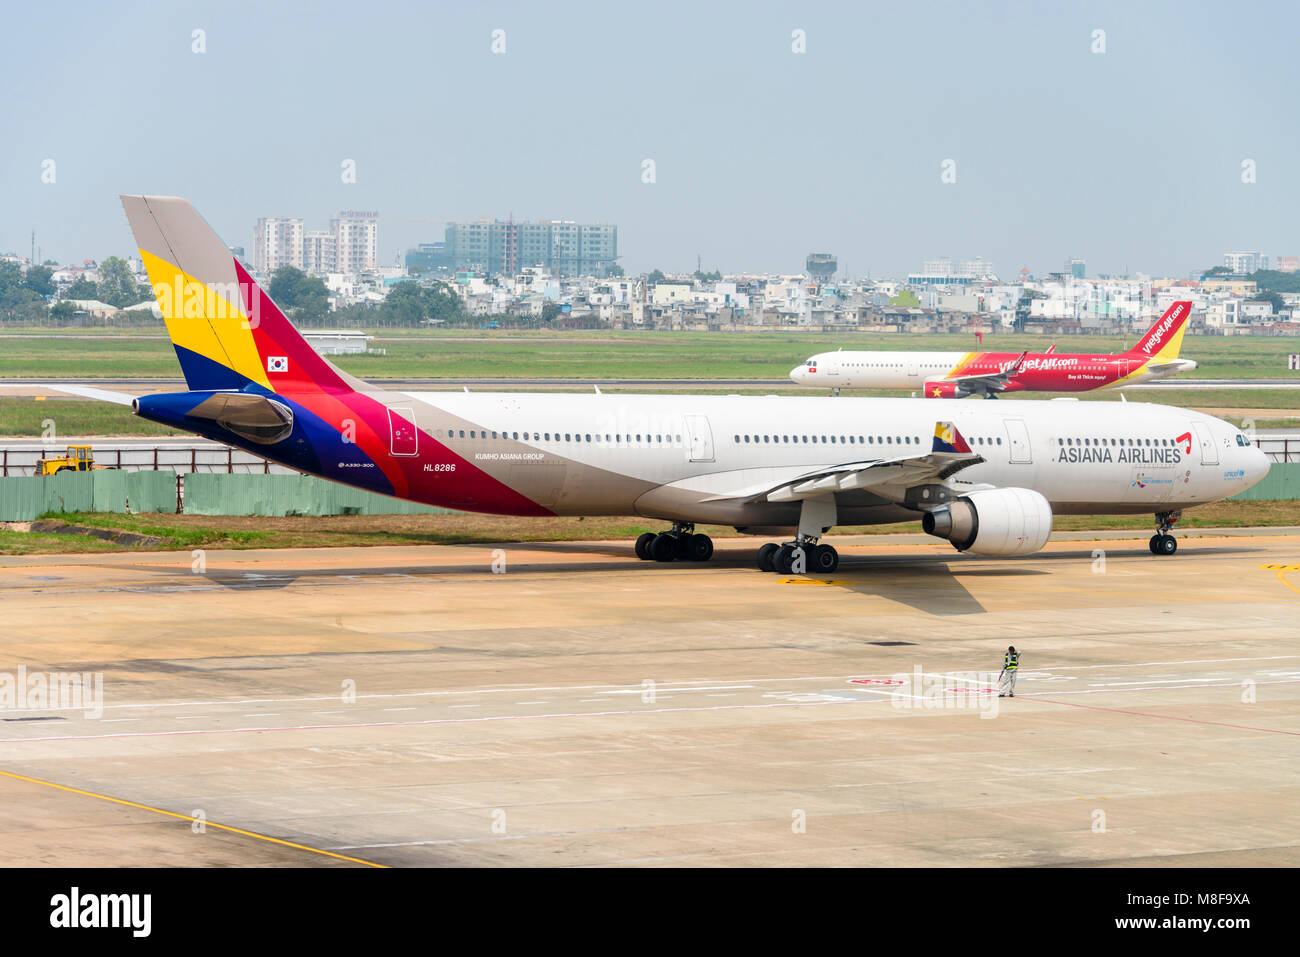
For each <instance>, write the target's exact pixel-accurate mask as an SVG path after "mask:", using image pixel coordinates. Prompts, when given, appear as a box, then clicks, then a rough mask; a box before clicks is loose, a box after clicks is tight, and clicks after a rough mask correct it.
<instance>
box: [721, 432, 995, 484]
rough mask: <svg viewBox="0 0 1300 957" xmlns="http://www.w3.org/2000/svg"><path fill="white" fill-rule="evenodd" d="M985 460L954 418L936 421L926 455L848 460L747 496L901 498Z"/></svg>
mask: <svg viewBox="0 0 1300 957" xmlns="http://www.w3.org/2000/svg"><path fill="white" fill-rule="evenodd" d="M983 461H984V457H983V456H981V455H977V454H976V453H974V452H972V451H971V450H970V446H969V445H967V444H966V440H965V439H964V438H962V435H961V433H960V432H959V431H957V427H956V426H955V425H953V424H952V423H951V422H936V423H935V426H934V442H933V444H932V447H931V451H930V452H929V453H928V454H926V455H907V456H900V457H897V458H889V459H874V460H866V461H860V462H846V463H844V464H841V465H833V466H830V467H827V468H823V469H817V470H816V471H812V472H807V473H805V474H803V475H800V476H798V477H796V478H794V479H790V480H787V481H784V482H781V483H780V484H779V485H774V486H772V487H770V488H767V489H763V490H762V491H759V492H758V493H757V494H752V493H751V494H750V496H749V499H748V500H749V501H750V502H798V501H802V500H803V499H807V498H817V497H820V496H824V495H829V494H832V493H835V492H852V491H857V490H868V491H872V492H875V493H877V494H882V495H884V496H885V497H886V498H897V499H899V500H900V501H901V500H902V498H903V494H904V493H905V492H906V490H907V489H909V488H912V487H913V486H916V485H923V484H926V483H928V482H938V481H942V480H943V479H946V478H948V477H949V476H950V475H953V474H955V473H956V472H960V471H961V470H962V469H964V468H968V467H970V466H972V465H976V464H977V463H979V462H983ZM890 486H892V487H893V491H894V493H895V494H893V495H891V494H890V490H889V488H888V487H890ZM718 497H719V498H722V497H724V496H718Z"/></svg>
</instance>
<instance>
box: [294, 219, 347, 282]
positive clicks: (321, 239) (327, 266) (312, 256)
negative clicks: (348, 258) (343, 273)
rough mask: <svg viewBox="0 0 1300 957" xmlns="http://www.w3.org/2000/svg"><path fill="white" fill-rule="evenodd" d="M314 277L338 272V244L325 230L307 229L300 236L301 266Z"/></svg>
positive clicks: (332, 234) (330, 233) (331, 234)
mask: <svg viewBox="0 0 1300 957" xmlns="http://www.w3.org/2000/svg"><path fill="white" fill-rule="evenodd" d="M299 268H301V269H304V270H306V271H307V272H309V273H311V274H312V275H315V276H324V275H325V274H326V273H332V272H338V271H339V270H338V244H337V242H336V241H335V238H334V233H332V232H331V231H329V230H327V229H309V230H307V231H306V232H304V233H303V234H302V265H301V266H300V267H299Z"/></svg>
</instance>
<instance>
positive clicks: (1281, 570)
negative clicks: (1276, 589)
mask: <svg viewBox="0 0 1300 957" xmlns="http://www.w3.org/2000/svg"><path fill="white" fill-rule="evenodd" d="M1259 567H1260V570H1261V571H1269V572H1277V580H1278V581H1280V582H1281V583H1282V587H1283V588H1289V589H1291V590H1292V591H1293V592H1300V588H1296V587H1295V585H1292V584H1291V583H1290V582H1289V581H1287V580H1286V573H1287V572H1300V565H1275V564H1272V563H1270V564H1267V565H1260V566H1259Z"/></svg>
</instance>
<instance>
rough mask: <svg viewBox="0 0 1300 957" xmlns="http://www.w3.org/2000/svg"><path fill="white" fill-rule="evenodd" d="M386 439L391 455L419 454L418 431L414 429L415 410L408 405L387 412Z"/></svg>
mask: <svg viewBox="0 0 1300 957" xmlns="http://www.w3.org/2000/svg"><path fill="white" fill-rule="evenodd" d="M388 438H389V446H388V449H389V451H390V452H392V454H393V455H419V454H420V430H419V429H417V428H416V427H415V410H414V409H412V408H411V407H410V406H409V405H408V406H399V407H397V408H390V409H389V410H388Z"/></svg>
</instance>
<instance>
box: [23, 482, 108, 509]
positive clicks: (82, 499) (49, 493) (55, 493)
mask: <svg viewBox="0 0 1300 957" xmlns="http://www.w3.org/2000/svg"><path fill="white" fill-rule="evenodd" d="M31 481H33V482H44V483H45V490H44V491H45V503H44V504H45V507H44V508H43V509H42V510H41V511H43V512H91V511H94V509H95V473H94V472H63V473H61V474H59V475H50V476H44V477H40V476H32V479H31Z"/></svg>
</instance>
